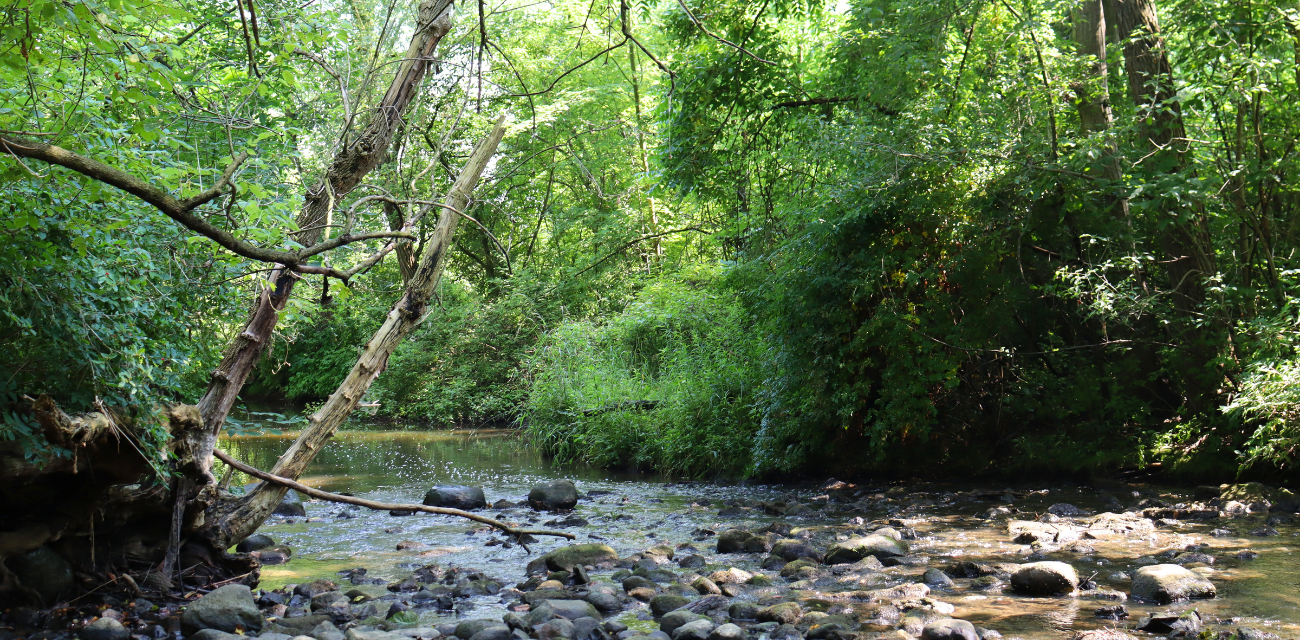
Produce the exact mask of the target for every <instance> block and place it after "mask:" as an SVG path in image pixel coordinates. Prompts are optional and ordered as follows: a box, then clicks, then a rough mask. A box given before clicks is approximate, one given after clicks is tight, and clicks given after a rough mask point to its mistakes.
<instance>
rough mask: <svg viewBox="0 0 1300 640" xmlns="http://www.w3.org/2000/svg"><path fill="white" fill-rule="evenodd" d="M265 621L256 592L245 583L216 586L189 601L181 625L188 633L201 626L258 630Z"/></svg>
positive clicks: (197, 629)
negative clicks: (209, 591) (255, 596)
mask: <svg viewBox="0 0 1300 640" xmlns="http://www.w3.org/2000/svg"><path fill="white" fill-rule="evenodd" d="M262 623H263V619H262V612H261V611H259V610H258V609H257V603H256V602H254V601H253V592H252V591H251V590H250V589H249V588H248V587H247V586H245V585H242V584H228V585H226V586H224V587H217V588H216V589H214V590H213V591H212V593H209V594H207V595H205V596H203V597H202V598H199V599H198V600H195V601H194V602H192V603H190V605H189V606H188V607H185V613H182V614H181V628H182V629H184V630H185V632H186V633H195V632H197V631H199V630H200V629H216V630H217V631H225V632H226V633H234V632H235V630H236V629H241V630H242V631H243V632H245V633H249V634H255V633H257V632H259V631H261V630H262Z"/></svg>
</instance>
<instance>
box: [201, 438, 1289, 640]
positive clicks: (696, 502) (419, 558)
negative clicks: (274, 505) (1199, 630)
mask: <svg viewBox="0 0 1300 640" xmlns="http://www.w3.org/2000/svg"><path fill="white" fill-rule="evenodd" d="M291 441H292V440H291V436H289V435H286V436H259V437H236V438H229V439H227V440H225V441H224V442H223V444H222V446H223V447H224V448H226V450H227V451H229V452H230V453H231V454H232V455H235V456H236V457H238V458H239V459H241V460H243V461H245V462H248V463H250V464H253V465H254V466H257V467H259V468H263V469H269V468H270V467H271V466H273V465H274V462H275V459H276V458H277V457H278V456H279V455H280V454H281V453H282V452H283V451H284V450H285V449H287V448H288V446H289V444H290V442H291ZM556 478H567V479H570V480H573V481H574V482H575V483H576V484H577V485H578V488H579V491H580V493H582V494H585V495H586V498H584V499H583V500H582V501H580V502H579V505H578V508H577V510H576V512H575V513H576V515H579V516H581V517H583V518H585V519H587V520H588V521H589V522H590V524H589V525H588V526H584V527H577V528H570V529H565V530H566V531H570V532H573V533H575V534H577V535H578V542H591V541H599V542H603V543H605V544H609V545H610V546H612V547H614V548H615V549H616V550H618V552H619V554H620V555H621V556H627V555H629V554H631V553H635V552H638V551H643V550H645V549H646V548H648V547H650V546H653V545H656V544H659V543H660V542H667V543H669V544H671V545H674V546H675V545H676V544H678V543H682V542H691V541H695V542H694V543H695V544H696V546H697V547H698V548H699V549H700V550H701V552H702V553H703V554H704V555H706V556H707V557H709V558H710V562H713V563H718V565H719V567H718V568H725V567H726V566H737V567H740V568H743V569H747V570H750V571H757V570H758V560H757V559H756V558H757V556H746V555H716V554H714V553H713V546H714V539H713V538H711V537H708V534H707V533H706V532H705V531H704V530H708V531H713V532H720V531H724V530H726V529H729V528H731V527H735V526H741V525H745V526H749V527H751V528H759V527H762V526H764V525H765V524H767V523H769V522H771V521H773V520H777V519H778V518H776V517H774V516H769V515H765V514H764V513H763V512H762V511H761V510H748V511H746V512H745V513H744V514H742V515H740V516H732V517H724V516H720V515H719V513H718V512H719V509H720V508H721V507H722V506H723V501H726V500H733V501H734V500H740V501H746V500H748V501H772V500H782V499H785V500H789V499H791V498H798V499H799V500H801V501H807V502H808V503H810V504H813V505H817V504H818V503H817V502H815V501H813V499H814V498H815V496H816V495H817V494H818V492H817V491H816V488H815V487H813V486H811V485H761V484H760V485H753V484H751V485H721V484H712V483H673V482H669V481H667V480H665V479H664V478H661V477H658V476H654V475H645V474H630V473H613V472H608V471H601V470H595V469H590V468H583V467H573V466H564V465H556V464H553V463H551V462H549V461H547V460H546V459H544V458H543V457H542V456H541V455H539V454H538V452H537V451H536V450H535V449H533V448H531V447H528V446H526V444H525V443H524V442H523V441H521V440H520V439H518V438H517V437H516V434H515V433H514V432H512V431H505V430H501V431H492V430H488V431H477V432H465V431H429V432H410V431H402V432H344V433H340V434H339V435H338V436H337V437H335V438H334V439H333V441H331V442H330V444H328V445H327V446H326V447H325V449H324V450H323V451H322V452H321V453H320V454H319V455H318V456H317V457H316V459H315V460H314V461H313V462H312V464H311V466H310V468H309V469H308V471H307V472H306V473H305V474H304V476H303V478H302V479H301V480H302V482H304V483H305V484H308V485H310V486H313V487H318V488H321V489H324V490H327V491H333V492H341V493H350V494H354V495H357V496H361V497H364V498H368V499H371V500H379V501H384V502H398V503H403V502H405V503H419V502H420V500H421V499H422V498H423V496H424V493H425V492H426V491H427V490H428V489H429V488H430V487H432V486H435V485H438V484H466V485H475V486H482V487H483V490H484V492H485V493H486V495H487V499H488V502H489V503H492V502H495V501H497V500H500V499H505V500H509V501H515V502H517V501H520V500H523V499H524V497H525V496H526V495H527V493H528V490H529V489H530V488H531V487H533V486H534V485H536V484H537V483H539V482H542V481H546V480H551V479H556ZM986 489H995V490H997V491H1001V490H1002V489H1004V487H974V486H968V485H960V484H937V483H926V482H913V483H894V484H893V485H886V484H882V485H881V486H880V487H878V490H879V491H881V492H886V491H887V492H888V493H887V494H884V495H881V499H878V500H875V501H873V502H872V504H873V505H875V506H873V507H872V508H869V509H866V510H862V509H861V507H860V506H858V507H855V506H854V505H829V506H827V507H826V508H824V509H819V510H817V511H814V512H813V513H812V514H811V515H810V516H808V517H800V518H793V519H787V521H788V522H790V523H791V524H793V525H795V526H796V527H801V528H805V529H808V530H809V531H810V534H811V533H818V534H819V535H823V536H824V535H830V534H838V535H841V536H846V535H849V534H850V532H851V531H853V530H855V529H859V530H860V527H861V525H862V523H863V521H865V522H868V523H869V522H871V521H873V520H887V519H894V520H901V521H902V523H903V524H906V525H908V526H910V527H911V528H913V529H914V530H915V531H916V533H917V535H918V539H917V540H914V541H913V542H912V545H913V550H914V553H915V554H918V555H923V556H927V557H929V558H930V561H929V564H928V566H938V567H943V566H946V565H947V564H950V563H952V562H954V561H956V560H971V561H975V562H1024V561H1025V557H1026V556H1027V554H1028V553H1029V552H1030V551H1031V550H1030V549H1029V548H1028V547H1027V546H1025V545H1022V544H1016V543H1014V542H1012V540H1011V536H1010V535H1009V534H1008V532H1007V529H1006V521H1005V519H1003V520H983V519H980V518H978V517H977V515H978V514H980V513H982V512H984V511H986V510H987V509H989V508H990V507H991V506H997V505H999V504H1007V503H1005V502H1003V501H1000V500H997V499H996V498H990V497H989V496H988V495H987V494H989V491H986ZM1014 489H1015V495H1014V499H1013V500H1012V501H1011V504H1012V505H1013V506H1014V507H1015V508H1017V509H1019V510H1020V511H1021V513H1020V514H1018V515H1017V516H1015V517H1018V518H1022V519H1033V518H1034V517H1035V516H1036V515H1037V514H1040V513H1044V512H1045V511H1046V508H1047V507H1048V506H1049V505H1051V504H1055V503H1061V502H1065V503H1070V504H1074V505H1076V506H1078V507H1081V508H1084V509H1087V510H1090V511H1093V512H1103V511H1107V510H1111V509H1108V508H1107V506H1106V505H1107V502H1106V500H1107V499H1108V498H1115V499H1117V500H1119V501H1120V502H1121V503H1123V504H1125V505H1129V504H1132V503H1135V502H1137V501H1138V500H1139V499H1142V498H1147V499H1161V500H1164V501H1165V502H1169V503H1176V502H1183V501H1186V500H1188V499H1189V494H1190V492H1189V491H1187V490H1180V489H1177V488H1168V487H1157V486H1146V485H1129V486H1121V487H1108V488H1107V489H1108V490H1107V491H1099V490H1097V489H1094V488H1091V487H1080V486H1060V485H1042V486H1035V487H1015V488H1014ZM873 490H874V489H873ZM994 493H996V491H995V492H994ZM980 494H984V495H983V496H982V497H981V496H980ZM886 496H887V497H886ZM750 504H754V503H753V502H751V503H750ZM306 508H307V511H308V515H309V518H308V519H305V520H304V519H303V518H291V519H283V518H276V519H273V520H272V521H270V522H268V524H267V525H266V526H264V527H263V529H262V532H264V533H267V534H269V535H271V536H272V537H274V538H275V539H276V540H277V542H280V543H283V544H287V545H289V546H291V547H292V548H293V550H294V556H293V560H292V561H291V562H290V563H288V564H286V565H280V566H270V567H266V568H264V569H263V573H262V576H263V587H264V588H273V587H276V586H280V585H283V584H286V583H296V582H303V581H306V580H310V579H314V578H318V577H335V573H336V572H337V571H340V570H343V569H350V568H353V567H366V568H367V569H368V570H369V571H370V574H369V575H371V576H377V577H382V578H385V579H387V580H396V579H400V578H402V577H405V576H406V575H409V574H410V572H411V570H412V569H413V568H415V567H418V566H422V565H425V564H429V563H432V562H436V563H438V564H440V565H443V566H448V565H455V566H465V567H474V568H476V569H479V570H482V571H483V572H485V573H486V574H487V575H489V576H490V577H493V578H495V579H497V580H500V581H501V582H502V583H504V584H505V585H506V586H511V585H513V583H515V582H518V581H521V580H523V579H524V566H525V564H526V563H527V561H528V560H530V559H532V558H534V557H536V555H537V554H539V553H544V552H546V551H548V550H550V549H553V548H556V547H558V546H561V545H562V544H565V542H564V541H562V540H560V539H556V538H542V539H541V540H540V541H539V542H537V543H535V544H532V545H529V546H530V548H531V550H532V553H533V555H531V556H530V555H526V553H525V551H524V550H523V549H522V548H520V547H517V546H515V547H512V548H506V547H505V546H503V545H496V546H487V543H488V542H489V541H494V540H499V539H500V537H499V536H497V535H496V534H495V532H493V531H492V530H490V529H485V528H484V527H483V526H482V525H479V524H477V523H472V522H468V521H465V520H461V519H458V518H450V517H443V516H433V515H427V514H416V515H414V516H408V517H394V516H391V515H389V514H388V513H387V512H373V511H369V510H365V509H359V508H355V507H348V506H346V505H340V504H332V503H327V502H322V501H308V502H307V503H306ZM1112 508H1113V503H1112ZM485 513H486V514H487V515H490V516H492V517H496V518H498V519H500V520H504V521H507V522H514V523H519V524H526V525H528V526H529V527H531V528H554V526H553V525H547V524H546V523H547V522H551V521H554V520H556V519H557V516H554V515H551V514H540V513H536V512H533V511H531V510H528V509H525V508H513V509H506V510H493V509H489V510H488V511H486V512H485ZM854 518H862V520H854ZM1262 524H1263V519H1262V518H1260V517H1256V518H1246V519H1243V520H1233V521H1225V520H1216V521H1210V522H1203V523H1201V522H1194V521H1187V522H1183V523H1181V524H1178V525H1174V526H1162V527H1160V528H1159V529H1158V530H1157V531H1156V532H1155V533H1153V534H1148V535H1145V536H1135V537H1126V538H1119V539H1116V540H1108V541H1087V542H1088V543H1089V544H1090V545H1091V546H1092V547H1093V548H1094V551H1093V552H1091V553H1088V552H1085V553H1064V552H1060V553H1053V554H1052V555H1051V557H1050V559H1053V560H1063V561H1067V562H1070V563H1071V564H1072V565H1074V566H1075V567H1076V568H1077V569H1078V571H1079V573H1080V575H1081V576H1083V577H1092V578H1093V579H1095V580H1096V581H1097V582H1098V583H1099V584H1101V585H1102V586H1105V587H1109V588H1113V589H1116V590H1118V591H1127V589H1128V578H1127V576H1126V575H1125V572H1129V571H1132V570H1134V569H1136V568H1137V567H1139V566H1141V565H1142V564H1144V563H1153V562H1154V561H1153V560H1151V559H1150V558H1151V556H1154V555H1155V554H1158V553H1160V552H1162V551H1165V550H1168V549H1171V548H1179V549H1182V548H1185V547H1187V546H1188V545H1193V544H1205V545H1208V548H1206V549H1205V550H1204V551H1205V552H1206V553H1209V554H1210V555H1213V556H1216V557H1217V558H1218V561H1217V562H1216V563H1215V565H1214V566H1213V568H1212V569H1210V570H1208V571H1209V572H1210V577H1211V579H1212V580H1213V581H1214V582H1215V584H1216V585H1217V587H1218V589H1219V597H1218V598H1217V599H1215V600H1212V601H1199V602H1193V603H1184V604H1179V605H1175V606H1173V607H1153V606H1146V605H1142V604H1137V603H1132V602H1129V603H1126V604H1127V606H1128V607H1129V610H1130V611H1131V612H1132V617H1131V618H1130V619H1129V621H1128V623H1129V624H1130V625H1131V624H1132V623H1134V622H1136V621H1137V620H1138V618H1140V617H1141V616H1142V615H1145V614H1149V613H1157V612H1163V611H1168V610H1173V611H1181V610H1186V609H1190V608H1195V609H1196V610H1198V611H1199V612H1200V613H1201V614H1202V615H1203V616H1204V617H1206V618H1207V620H1212V621H1216V622H1219V623H1222V624H1227V625H1236V624H1241V625H1249V626H1253V627H1257V628H1261V629H1264V630H1266V631H1269V632H1272V633H1277V634H1279V635H1282V636H1284V637H1297V636H1300V566H1298V565H1297V562H1296V559H1297V558H1296V556H1295V549H1296V548H1297V547H1300V540H1297V538H1296V536H1297V534H1298V530H1297V528H1296V527H1295V526H1294V525H1292V524H1289V523H1283V524H1278V525H1277V526H1276V528H1277V529H1278V530H1279V531H1280V533H1281V535H1279V536H1275V537H1254V536H1249V535H1248V533H1247V532H1249V531H1251V530H1253V529H1255V528H1256V527H1258V526H1260V525H1262ZM1215 528H1228V529H1231V530H1233V531H1234V532H1235V534H1234V535H1232V536H1228V537H1212V536H1211V535H1210V531H1211V530H1212V529H1215ZM402 542H416V543H419V544H420V545H424V546H422V547H420V548H417V549H408V550H404V551H398V550H397V546H398V544H399V543H402ZM1248 548H1249V549H1253V550H1255V551H1258V552H1259V553H1260V557H1259V558H1258V559H1256V560H1252V561H1246V560H1239V559H1237V558H1235V557H1234V555H1233V554H1235V553H1236V552H1237V551H1240V550H1243V549H1248ZM1144 557H1145V559H1140V558H1144ZM711 569H712V567H710V570H711ZM925 569H926V566H910V567H902V566H900V567H890V568H888V569H886V572H885V575H884V576H882V577H881V579H882V580H884V582H881V583H880V586H889V585H892V584H898V583H901V582H910V581H916V580H919V576H920V574H921V573H922V572H924V570H925ZM965 582H969V581H965ZM777 583H778V584H779V585H781V584H784V581H783V580H781V579H779V578H778V579H777ZM958 584H959V588H958V589H956V590H954V591H936V592H934V593H933V594H932V597H934V598H936V599H940V600H942V601H945V602H949V603H951V604H953V605H954V606H955V607H956V612H955V615H956V616H957V617H960V618H964V619H967V620H970V621H971V622H973V623H975V624H977V625H979V626H984V627H988V628H991V629H995V630H998V631H1000V632H1001V633H1003V634H1004V635H1006V636H1008V637H1022V638H1026V639H1038V638H1061V637H1064V636H1065V635H1068V634H1072V633H1073V632H1076V631H1079V630H1083V629H1092V628H1098V627H1103V626H1110V625H1112V624H1114V623H1111V622H1108V621H1104V620H1099V619H1097V618H1096V617H1095V616H1094V614H1093V612H1094V610H1095V609H1097V608H1099V607H1101V606H1105V605H1109V604H1113V603H1111V602H1107V601H1099V600H1094V599H1084V598H1079V599H1072V598H1028V597H1022V596H1017V595H1012V594H985V593H981V592H976V591H971V590H969V589H968V588H967V587H966V586H965V584H964V583H963V581H958ZM823 589H825V590H816V589H807V590H803V591H799V592H798V593H797V594H795V595H797V596H799V597H800V598H802V599H804V600H805V602H806V603H813V604H815V603H817V602H843V601H844V600H843V598H841V597H839V596H837V594H836V593H835V590H834V589H828V588H826V587H823ZM779 592H780V590H778V589H768V590H763V591H759V592H757V593H755V594H754V595H753V597H756V598H762V597H764V596H771V595H776V594H778V593H779ZM853 606H856V607H858V608H860V609H863V611H862V612H863V613H864V614H869V611H867V610H866V609H867V608H866V607H865V605H853ZM502 613H504V604H503V603H502V602H501V599H500V598H498V597H481V598H475V599H473V600H472V601H471V602H469V603H466V604H464V605H461V610H460V611H459V612H458V613H457V614H456V615H468V616H472V617H493V616H495V617H499V616H500V615H501V614H502ZM635 613H637V612H636V611H632V612H629V613H628V614H625V617H627V618H630V617H633V616H634V615H635ZM438 615H439V614H437V613H436V612H426V613H425V614H423V615H422V618H423V619H424V621H425V622H434V621H436V620H435V618H436V617H437V616H438Z"/></svg>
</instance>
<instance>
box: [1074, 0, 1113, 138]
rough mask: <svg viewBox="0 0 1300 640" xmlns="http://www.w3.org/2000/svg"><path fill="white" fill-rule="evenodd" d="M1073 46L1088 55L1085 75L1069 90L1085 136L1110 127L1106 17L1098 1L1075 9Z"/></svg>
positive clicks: (1085, 1)
mask: <svg viewBox="0 0 1300 640" xmlns="http://www.w3.org/2000/svg"><path fill="white" fill-rule="evenodd" d="M1073 18H1074V43H1075V45H1077V46H1078V47H1079V53H1080V54H1082V55H1085V56H1088V57H1089V58H1090V60H1089V61H1088V62H1089V64H1088V70H1087V74H1086V76H1085V78H1084V80H1083V81H1082V82H1076V83H1074V84H1073V85H1072V86H1071V88H1072V89H1073V90H1074V94H1075V96H1077V97H1078V99H1079V120H1080V121H1081V122H1082V124H1083V130H1084V131H1085V132H1087V133H1097V132H1099V131H1105V130H1107V129H1109V128H1110V123H1111V113H1110V92H1109V89H1108V82H1107V78H1106V74H1107V71H1108V70H1107V67H1106V16H1105V14H1104V12H1103V11H1102V10H1101V0H1084V2H1083V3H1082V4H1080V5H1079V6H1078V7H1077V8H1076V9H1075V10H1074V16H1073Z"/></svg>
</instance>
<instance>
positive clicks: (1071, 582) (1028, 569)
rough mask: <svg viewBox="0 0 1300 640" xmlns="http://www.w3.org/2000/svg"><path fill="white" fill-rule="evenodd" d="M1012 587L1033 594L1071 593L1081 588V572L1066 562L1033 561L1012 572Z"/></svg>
mask: <svg viewBox="0 0 1300 640" xmlns="http://www.w3.org/2000/svg"><path fill="white" fill-rule="evenodd" d="M1011 588H1012V589H1014V590H1015V591H1016V592H1017V593H1023V594H1026V595H1031V596H1055V595H1061V594H1070V593H1074V591H1075V590H1076V589H1078V588H1079V573H1078V572H1077V571H1075V570H1074V567H1072V566H1070V565H1068V564H1066V563H1064V562H1031V563H1029V564H1022V565H1020V568H1018V569H1016V570H1015V572H1013V573H1012V574H1011Z"/></svg>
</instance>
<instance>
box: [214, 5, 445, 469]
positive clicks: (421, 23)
mask: <svg viewBox="0 0 1300 640" xmlns="http://www.w3.org/2000/svg"><path fill="white" fill-rule="evenodd" d="M451 13H452V6H451V0H424V1H423V2H421V3H420V7H419V17H418V19H417V21H416V27H415V34H414V35H412V36H411V43H410V46H408V47H407V50H406V54H405V55H404V56H403V62H402V65H401V66H400V67H399V68H398V70H397V74H396V75H395V76H394V77H393V81H392V83H391V84H390V85H389V87H388V92H387V93H385V94H384V98H383V99H382V100H380V101H379V104H378V105H377V106H375V108H374V110H373V111H371V113H370V122H369V123H368V124H367V125H366V127H365V129H363V130H362V131H361V133H360V134H358V135H357V136H355V137H353V138H351V139H350V140H348V139H345V140H343V142H342V146H341V148H340V149H339V151H338V153H337V154H336V155H335V156H334V159H333V161H332V162H331V163H330V167H329V170H328V171H327V172H326V174H325V177H324V178H322V179H321V181H320V183H318V184H317V185H316V188H314V189H311V190H309V191H308V192H307V194H306V196H305V199H304V200H305V201H304V202H303V206H302V209H301V210H300V211H299V212H298V217H297V223H298V228H299V229H302V231H301V232H299V234H298V236H297V240H298V242H299V243H300V244H302V245H303V246H310V245H312V244H315V243H316V242H317V241H318V240H320V238H321V235H322V233H324V230H325V224H326V223H325V220H326V219H327V218H329V217H330V213H331V212H332V211H333V210H334V207H335V206H336V205H337V204H338V201H339V199H340V198H342V197H343V196H345V195H347V194H348V193H349V192H351V191H352V189H354V188H355V187H356V186H357V185H358V184H360V183H361V180H362V179H363V178H364V177H365V176H366V174H368V173H369V172H370V170H371V169H374V168H375V167H376V166H378V165H379V163H380V162H381V161H382V160H383V159H384V156H385V155H386V154H387V153H388V147H389V144H390V143H391V142H392V139H393V134H394V132H396V131H397V128H398V125H399V124H400V123H401V121H402V117H403V114H405V112H406V109H407V107H408V106H409V105H410V103H411V100H412V98H414V97H415V95H416V93H417V90H418V89H419V87H420V83H421V81H422V80H423V79H424V76H425V73H426V72H427V71H428V68H429V63H430V62H431V61H432V60H433V58H432V56H433V52H434V49H435V48H437V46H438V43H439V42H441V41H442V38H443V36H445V35H447V32H448V31H450V30H451ZM299 277H300V276H299V275H298V274H296V273H292V272H289V271H287V270H285V269H283V268H277V269H275V270H273V271H272V272H271V273H270V274H269V275H267V278H266V282H267V286H266V287H265V288H264V289H263V290H262V291H261V293H260V294H259V295H258V298H257V301H256V303H255V307H254V310H253V313H252V315H251V316H250V317H249V319H248V321H247V322H246V323H245V325H244V328H243V329H242V330H241V331H240V332H239V333H238V334H237V335H236V337H235V339H234V340H233V341H231V343H230V345H228V346H227V347H226V351H225V354H224V356H223V358H222V361H221V364H220V365H219V366H218V367H217V368H216V370H214V371H213V372H212V377H211V380H210V381H209V383H208V389H207V391H206V392H205V393H204V394H203V398H202V399H201V400H199V411H200V413H201V414H202V415H203V424H204V425H205V427H206V431H205V437H204V438H203V439H202V440H201V442H200V443H199V445H200V448H201V450H200V451H196V455H195V457H194V459H195V462H196V464H197V465H198V468H197V469H194V471H195V472H197V474H198V475H199V476H200V478H202V479H203V480H205V481H206V482H208V483H212V482H213V478H212V472H211V464H212V449H213V448H214V447H215V446H216V442H217V435H218V434H219V433H220V432H221V426H222V425H223V424H224V423H225V421H226V416H227V415H228V414H229V413H230V409H231V407H233V406H234V404H235V399H236V398H237V397H238V396H239V392H240V390H241V389H243V386H244V382H245V381H246V380H248V376H249V374H251V373H252V371H253V367H254V365H256V364H257V359H258V357H259V356H261V354H262V352H263V350H264V349H265V347H266V345H267V342H268V341H269V340H270V338H271V334H272V332H273V331H274V330H275V325H276V323H277V322H278V321H279V319H280V311H281V310H283V309H284V305H285V304H286V303H288V301H289V296H290V295H291V294H292V293H293V287H294V283H295V282H297V280H298V278H299ZM204 454H206V455H204Z"/></svg>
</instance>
